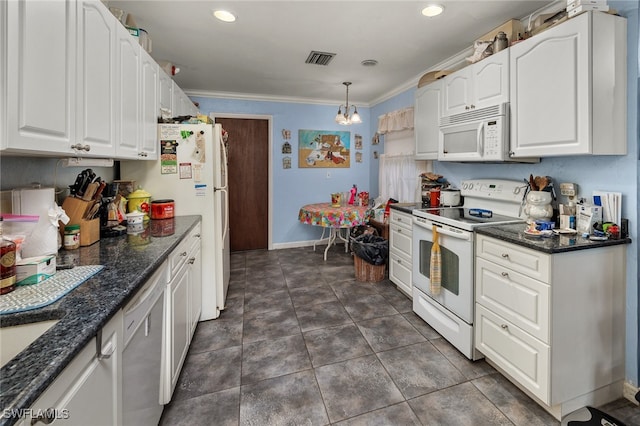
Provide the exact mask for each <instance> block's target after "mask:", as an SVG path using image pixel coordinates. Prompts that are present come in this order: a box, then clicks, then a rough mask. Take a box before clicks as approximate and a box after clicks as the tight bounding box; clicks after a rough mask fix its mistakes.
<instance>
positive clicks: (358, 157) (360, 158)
mask: <svg viewBox="0 0 640 426" xmlns="http://www.w3.org/2000/svg"><path fill="white" fill-rule="evenodd" d="M356 163H362V153H361V152H356Z"/></svg>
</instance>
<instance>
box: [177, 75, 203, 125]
mask: <svg viewBox="0 0 640 426" xmlns="http://www.w3.org/2000/svg"><path fill="white" fill-rule="evenodd" d="M171 112H172V114H173V116H174V117H180V116H184V115H191V116H194V115H197V114H198V112H199V111H198V107H196V106H195V104H194V103H193V101H192V100H191V99H190V98H189V97H188V96H187V95H186V94H185V93H184V92H183V91H182V89H181V88H180V87H179V86H178V85H177V84H176V82H175V81H174V82H173V97H172V103H171Z"/></svg>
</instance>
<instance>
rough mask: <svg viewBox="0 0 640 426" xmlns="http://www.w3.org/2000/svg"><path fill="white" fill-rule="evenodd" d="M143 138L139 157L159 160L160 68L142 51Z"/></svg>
mask: <svg viewBox="0 0 640 426" xmlns="http://www.w3.org/2000/svg"><path fill="white" fill-rule="evenodd" d="M140 61H141V62H140V77H141V80H140V88H141V90H142V93H141V95H140V99H141V102H142V103H141V108H142V109H141V117H140V118H141V119H142V121H141V123H140V126H141V127H140V130H141V133H142V134H141V137H140V146H139V151H138V156H139V157H140V158H141V159H143V160H156V159H157V158H158V116H159V115H160V108H159V99H158V78H159V74H160V67H158V64H157V63H156V62H155V61H154V60H153V58H152V57H151V56H149V54H148V53H147V52H146V51H145V50H144V49H140Z"/></svg>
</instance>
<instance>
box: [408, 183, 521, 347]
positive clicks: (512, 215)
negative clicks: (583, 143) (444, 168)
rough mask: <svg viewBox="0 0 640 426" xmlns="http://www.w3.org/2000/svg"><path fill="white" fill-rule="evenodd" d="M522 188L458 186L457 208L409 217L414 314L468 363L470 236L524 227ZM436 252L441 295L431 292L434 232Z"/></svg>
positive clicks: (470, 342) (428, 210)
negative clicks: (480, 229) (460, 201)
mask: <svg viewBox="0 0 640 426" xmlns="http://www.w3.org/2000/svg"><path fill="white" fill-rule="evenodd" d="M526 187H527V185H526V183H525V182H524V181H513V180H504V179H473V180H467V181H463V182H462V185H461V195H462V197H463V200H464V203H463V205H462V206H461V207H441V208H426V209H417V210H414V211H413V216H414V217H413V253H414V261H413V311H414V312H415V313H416V314H417V315H418V316H420V317H421V318H422V319H423V320H424V321H426V322H427V323H428V324H429V325H430V326H431V327H432V328H434V329H435V330H436V331H437V332H439V333H440V334H441V335H442V336H443V337H444V338H445V339H447V340H448V341H449V342H451V344H453V345H454V346H455V347H456V348H457V349H458V350H459V351H460V352H462V353H463V354H464V355H465V356H466V357H467V358H470V359H477V358H479V355H476V351H475V348H474V343H473V315H474V308H473V307H474V289H475V286H474V278H475V274H474V233H473V230H474V229H475V228H477V227H479V226H492V225H494V226H495V225H502V224H510V223H519V222H522V223H523V224H524V223H525V219H524V218H523V217H520V215H521V210H522V209H521V206H522V200H523V197H524V195H525V192H526V191H525V190H526ZM434 227H436V229H437V233H438V242H439V245H440V252H441V259H442V263H441V274H442V278H441V289H440V292H439V294H433V293H432V292H431V281H430V263H431V248H432V246H433V229H434Z"/></svg>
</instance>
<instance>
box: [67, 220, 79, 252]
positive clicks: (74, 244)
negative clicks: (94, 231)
mask: <svg viewBox="0 0 640 426" xmlns="http://www.w3.org/2000/svg"><path fill="white" fill-rule="evenodd" d="M79 247H80V225H67V226H65V227H64V248H65V249H66V250H75V249H77V248H79Z"/></svg>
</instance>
